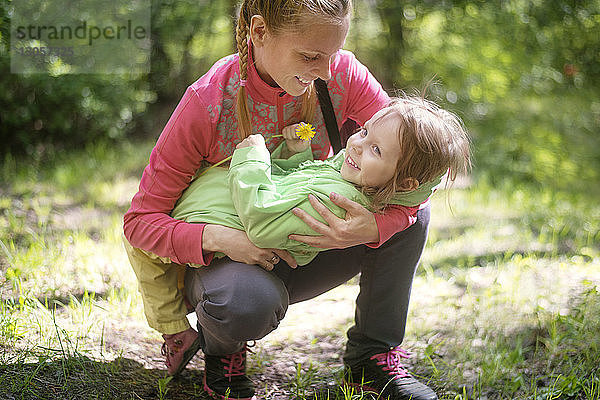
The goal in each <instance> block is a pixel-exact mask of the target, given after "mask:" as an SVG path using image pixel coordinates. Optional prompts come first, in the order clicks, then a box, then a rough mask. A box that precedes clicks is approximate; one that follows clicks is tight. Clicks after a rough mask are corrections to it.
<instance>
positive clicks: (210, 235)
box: [202, 135, 298, 271]
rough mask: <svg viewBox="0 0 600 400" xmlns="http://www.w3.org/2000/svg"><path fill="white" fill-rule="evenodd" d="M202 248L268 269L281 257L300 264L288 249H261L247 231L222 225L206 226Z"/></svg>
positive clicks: (288, 262) (291, 265) (289, 263)
mask: <svg viewBox="0 0 600 400" xmlns="http://www.w3.org/2000/svg"><path fill="white" fill-rule="evenodd" d="M253 136H257V135H253ZM258 136H260V135H258ZM261 137H262V136H261ZM202 250H205V251H218V252H221V253H224V254H225V255H226V256H227V257H229V258H231V259H232V260H233V261H237V262H241V263H244V264H256V265H260V266H261V267H263V268H264V269H266V270H267V271H270V270H272V269H273V266H274V264H277V263H278V262H279V260H280V259H281V260H284V261H285V262H287V264H288V265H289V266H290V267H292V268H296V267H297V266H298V263H296V260H294V258H293V257H292V256H291V255H290V253H288V252H287V251H285V250H280V249H261V248H259V247H256V246H255V245H254V244H252V242H251V241H250V239H248V236H246V232H244V231H240V230H237V229H233V228H229V227H226V226H221V225H211V224H208V225H206V226H205V227H204V232H203V233H202Z"/></svg>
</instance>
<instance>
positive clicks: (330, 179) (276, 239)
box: [171, 142, 439, 265]
mask: <svg viewBox="0 0 600 400" xmlns="http://www.w3.org/2000/svg"><path fill="white" fill-rule="evenodd" d="M283 146H285V142H284V143H283V144H282V145H281V146H279V147H278V148H277V149H275V151H273V154H272V155H271V154H269V151H268V150H267V149H266V147H264V146H251V147H244V148H242V149H238V150H236V151H235V152H234V154H233V158H232V159H231V163H230V166H229V170H227V169H226V168H218V167H217V168H208V169H206V170H204V171H202V172H201V173H200V175H201V179H196V180H194V181H193V182H192V183H191V184H190V186H189V187H188V188H187V189H186V190H185V191H184V192H183V195H182V196H181V198H180V199H179V201H178V202H177V204H176V206H175V208H174V209H173V211H172V212H171V216H172V217H173V218H176V219H180V220H184V221H186V222H203V223H208V224H218V225H223V226H228V227H231V228H235V229H239V230H244V231H245V232H246V234H247V235H248V238H249V239H250V241H252V243H254V245H255V246H257V247H260V248H275V249H284V250H287V251H289V252H290V254H291V255H292V257H294V259H295V260H296V261H297V262H298V265H305V264H308V263H309V262H310V261H311V260H312V259H313V258H315V257H316V255H317V253H318V252H319V251H323V250H326V249H319V248H315V247H312V246H309V245H307V244H304V243H301V242H297V241H295V240H291V239H289V238H288V236H289V235H290V234H299V235H317V233H316V232H315V231H313V230H312V229H311V228H310V227H309V226H308V225H306V224H305V223H304V222H303V221H302V220H301V219H300V218H298V217H296V216H295V215H294V214H293V213H292V209H293V208H295V207H299V208H301V209H303V210H305V211H306V212H307V213H308V214H310V215H311V216H313V217H314V218H316V219H317V220H319V221H321V222H325V221H324V220H323V218H322V217H321V216H320V215H319V214H318V213H317V212H316V211H315V210H314V209H313V207H312V206H311V204H310V202H309V201H308V195H309V194H312V195H314V196H315V197H316V198H317V199H319V200H320V201H321V202H322V203H323V204H324V205H325V206H326V207H327V208H328V209H329V210H331V212H333V213H334V214H335V215H336V216H338V217H340V218H344V217H345V215H346V210H345V209H343V208H341V207H339V206H337V205H336V204H335V203H333V202H332V201H331V199H330V198H329V195H330V193H331V192H335V193H337V194H339V195H341V196H344V197H346V198H348V199H350V200H353V201H355V202H357V203H359V204H361V205H362V206H364V207H366V208H368V209H371V207H370V200H369V198H368V197H367V196H366V195H364V194H363V193H361V191H360V189H358V188H357V187H356V186H355V185H354V184H352V183H350V182H348V181H346V180H344V179H343V178H342V176H341V174H340V169H341V167H342V163H343V162H344V157H345V150H342V151H340V152H339V153H338V154H337V155H335V156H333V157H331V158H329V159H327V160H325V161H321V160H313V159H312V153H311V152H310V147H309V149H307V150H306V151H304V152H302V153H298V154H294V155H293V156H291V157H290V158H288V159H280V158H278V157H279V156H280V154H281V152H282V151H283ZM436 181H437V183H435V182H431V183H427V184H425V185H421V186H420V187H419V189H417V190H415V191H413V192H409V193H402V194H399V195H397V196H396V197H395V198H394V200H393V202H392V203H393V204H400V205H405V206H411V207H413V206H416V205H418V204H421V203H422V202H423V201H425V200H426V199H427V198H428V197H429V196H430V195H431V193H432V189H433V188H434V186H437V184H438V183H439V179H438V180H436ZM434 183H435V185H434ZM216 256H222V254H221V255H219V254H217V255H216Z"/></svg>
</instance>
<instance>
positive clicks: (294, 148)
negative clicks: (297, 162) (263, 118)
mask: <svg viewBox="0 0 600 400" xmlns="http://www.w3.org/2000/svg"><path fill="white" fill-rule="evenodd" d="M299 125H300V124H293V125H288V126H286V127H285V128H283V129H282V130H281V134H282V135H283V138H284V139H285V145H286V146H287V148H288V150H289V151H290V153H292V154H295V153H302V152H303V151H304V150H306V149H308V147H309V146H310V142H311V141H310V139H309V140H302V139H300V138H299V137H298V135H296V128H298V126H299Z"/></svg>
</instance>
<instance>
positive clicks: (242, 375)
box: [203, 345, 256, 400]
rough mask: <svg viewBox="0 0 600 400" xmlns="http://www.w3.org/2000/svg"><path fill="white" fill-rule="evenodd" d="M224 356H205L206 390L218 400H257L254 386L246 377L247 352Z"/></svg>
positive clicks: (245, 349) (243, 350)
mask: <svg viewBox="0 0 600 400" xmlns="http://www.w3.org/2000/svg"><path fill="white" fill-rule="evenodd" d="M247 350H248V348H247V346H246V345H244V348H242V350H240V351H238V352H237V353H233V354H226V355H224V356H211V355H208V354H205V355H204V364H205V367H204V379H203V383H204V390H205V391H206V392H207V393H208V394H209V395H211V396H212V397H214V398H217V399H240V400H256V397H255V396H254V384H253V383H252V381H251V380H250V378H248V376H247V375H246V351H247Z"/></svg>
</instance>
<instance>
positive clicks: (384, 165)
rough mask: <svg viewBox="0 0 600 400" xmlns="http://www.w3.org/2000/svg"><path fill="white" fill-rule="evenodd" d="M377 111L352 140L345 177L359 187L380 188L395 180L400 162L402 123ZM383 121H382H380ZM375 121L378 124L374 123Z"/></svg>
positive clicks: (351, 137)
mask: <svg viewBox="0 0 600 400" xmlns="http://www.w3.org/2000/svg"><path fill="white" fill-rule="evenodd" d="M384 112H385V111H384V110H382V111H379V112H377V113H376V114H375V115H374V116H373V117H372V118H371V119H370V120H369V121H367V123H366V124H365V126H364V127H363V128H361V130H359V131H358V132H356V133H355V134H354V135H352V136H350V138H348V143H347V144H346V159H345V160H344V163H343V164H342V169H341V171H340V172H341V173H342V178H344V179H345V180H347V181H349V182H352V183H355V184H357V185H359V186H368V187H376V188H380V187H382V186H383V185H385V184H386V183H387V182H388V181H389V180H390V179H392V178H393V177H394V173H395V171H396V165H398V160H400V143H399V141H398V134H397V132H398V129H399V128H400V127H399V123H400V122H399V120H398V119H397V118H394V116H393V114H388V115H386V116H383V117H381V118H379V116H381V115H382V113H384ZM378 118H379V119H378ZM373 121H375V122H373Z"/></svg>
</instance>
